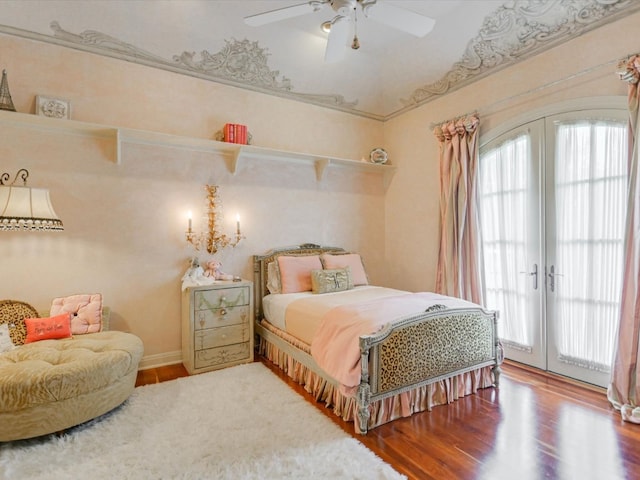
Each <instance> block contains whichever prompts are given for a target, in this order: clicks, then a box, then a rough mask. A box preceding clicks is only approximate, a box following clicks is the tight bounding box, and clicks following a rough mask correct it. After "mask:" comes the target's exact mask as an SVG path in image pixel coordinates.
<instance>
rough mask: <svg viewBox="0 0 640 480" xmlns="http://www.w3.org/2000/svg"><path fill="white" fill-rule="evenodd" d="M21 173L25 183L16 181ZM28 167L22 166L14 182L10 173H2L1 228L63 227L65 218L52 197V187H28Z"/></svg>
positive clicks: (36, 228) (48, 228) (34, 229)
mask: <svg viewBox="0 0 640 480" xmlns="http://www.w3.org/2000/svg"><path fill="white" fill-rule="evenodd" d="M18 177H20V178H21V179H22V182H23V185H22V186H20V185H16V184H15V183H16V182H17V181H18ZM28 177H29V171H28V170H26V169H24V168H21V169H20V170H18V173H16V176H15V178H14V179H13V182H11V183H10V184H8V185H6V182H8V181H9V179H10V178H11V177H10V176H9V174H8V173H3V174H2V176H0V231H3V230H4V231H8V230H24V231H43V230H53V231H62V230H64V227H63V225H62V221H61V220H60V219H59V218H58V215H56V212H55V211H54V210H53V206H52V205H51V200H50V199H49V190H47V189H45V188H30V187H27V178H28Z"/></svg>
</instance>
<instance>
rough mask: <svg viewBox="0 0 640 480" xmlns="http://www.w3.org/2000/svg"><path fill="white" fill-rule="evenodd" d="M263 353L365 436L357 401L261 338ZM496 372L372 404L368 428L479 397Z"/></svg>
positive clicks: (485, 370)
mask: <svg viewBox="0 0 640 480" xmlns="http://www.w3.org/2000/svg"><path fill="white" fill-rule="evenodd" d="M265 323H267V322H262V324H263V326H265ZM267 328H269V330H271V331H272V332H274V333H275V330H277V329H275V328H273V327H272V326H271V325H268V326H267ZM277 334H279V335H280V336H281V337H284V338H287V337H290V336H289V335H287V334H286V333H284V332H281V331H278V332H277ZM287 340H289V341H290V342H291V341H292V340H295V339H293V338H292V337H290V338H287ZM294 343H295V346H296V347H297V348H299V349H301V350H303V351H305V352H306V353H310V351H309V350H310V349H309V347H308V346H307V345H306V344H304V343H302V342H299V341H296V342H294ZM259 353H260V354H261V355H263V356H264V357H265V358H267V359H268V360H269V361H270V362H272V363H273V364H275V365H277V366H278V367H279V368H280V369H281V370H283V371H284V372H285V373H286V374H287V375H288V376H289V377H290V378H291V379H292V380H293V381H294V382H296V383H298V384H300V385H302V386H303V387H304V389H305V390H306V391H307V392H309V393H310V394H311V395H313V397H314V398H315V400H316V401H318V402H320V401H321V402H324V403H325V405H326V406H327V407H329V408H332V409H333V413H334V414H335V415H337V416H338V417H340V418H342V419H343V420H345V421H348V422H354V427H355V431H356V432H357V433H361V432H360V428H359V425H358V422H357V421H354V419H357V415H356V414H357V404H356V399H355V398H354V397H346V396H344V395H343V394H342V393H340V391H339V390H338V388H337V387H334V386H333V385H332V384H331V383H330V382H328V381H327V380H325V379H324V378H323V377H321V376H320V375H318V374H316V373H315V372H313V371H312V370H311V369H309V368H308V367H307V366H305V365H304V364H303V363H301V362H299V361H298V360H296V359H295V358H293V357H292V356H291V355H289V354H288V353H286V352H283V351H282V350H281V349H279V348H278V347H277V346H276V345H274V344H273V343H271V342H269V341H268V340H266V339H264V338H263V337H260V343H259ZM492 368H493V367H491V366H489V367H483V368H479V369H476V370H472V371H470V372H467V373H462V374H458V375H454V376H452V377H449V378H446V379H443V380H440V381H437V382H434V383H431V384H429V385H425V386H422V387H418V388H415V389H413V390H409V391H408V392H405V393H401V394H398V395H394V396H392V397H388V398H384V399H382V400H377V401H375V402H372V403H371V405H370V407H369V408H370V412H371V415H370V417H369V426H368V428H369V429H372V428H375V427H378V426H380V425H383V424H385V423H388V422H391V421H392V420H395V419H398V418H402V417H409V416H411V415H413V414H414V413H418V412H424V411H426V410H431V409H432V408H433V407H434V406H436V405H445V404H448V403H452V402H453V401H455V400H457V399H459V398H461V397H464V396H466V395H471V394H473V393H476V392H477V391H478V389H480V388H487V387H491V386H493V385H494V383H495V379H494V373H493V371H492Z"/></svg>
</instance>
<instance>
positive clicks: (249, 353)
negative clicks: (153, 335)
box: [182, 280, 253, 374]
mask: <svg viewBox="0 0 640 480" xmlns="http://www.w3.org/2000/svg"><path fill="white" fill-rule="evenodd" d="M252 361H253V282H250V281H247V280H243V281H240V282H231V281H228V282H227V281H217V282H215V283H212V284H210V285H201V286H197V287H188V288H187V289H185V290H184V291H183V292H182V363H183V364H184V366H185V368H186V369H187V371H188V372H189V373H190V374H194V373H202V372H207V371H210V370H217V369H220V368H225V367H230V366H232V365H238V364H240V363H248V362H252Z"/></svg>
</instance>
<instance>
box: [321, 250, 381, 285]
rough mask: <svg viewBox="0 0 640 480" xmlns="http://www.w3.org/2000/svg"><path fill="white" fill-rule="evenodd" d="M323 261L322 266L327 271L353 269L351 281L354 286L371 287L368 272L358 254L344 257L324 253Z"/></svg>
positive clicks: (343, 255) (344, 255) (346, 254)
mask: <svg viewBox="0 0 640 480" xmlns="http://www.w3.org/2000/svg"><path fill="white" fill-rule="evenodd" d="M320 258H321V259H322V265H323V267H324V268H325V269H327V270H329V269H335V268H345V267H350V268H351V279H352V280H353V284H354V285H355V286H357V285H369V279H368V278H367V272H365V270H364V265H363V263H362V258H361V257H360V255H359V254H357V253H345V254H342V255H332V254H330V253H323V254H322V255H321V257H320Z"/></svg>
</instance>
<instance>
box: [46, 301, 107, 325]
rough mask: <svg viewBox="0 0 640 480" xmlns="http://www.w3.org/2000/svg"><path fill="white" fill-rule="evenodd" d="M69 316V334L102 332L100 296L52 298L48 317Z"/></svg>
mask: <svg viewBox="0 0 640 480" xmlns="http://www.w3.org/2000/svg"><path fill="white" fill-rule="evenodd" d="M61 313H70V314H71V333H72V334H73V335H81V334H84V333H96V332H100V331H102V294H100V293H92V294H80V295H70V296H68V297H59V298H54V299H53V301H52V302H51V310H50V311H49V315H51V316H55V315H59V314H61Z"/></svg>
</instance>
